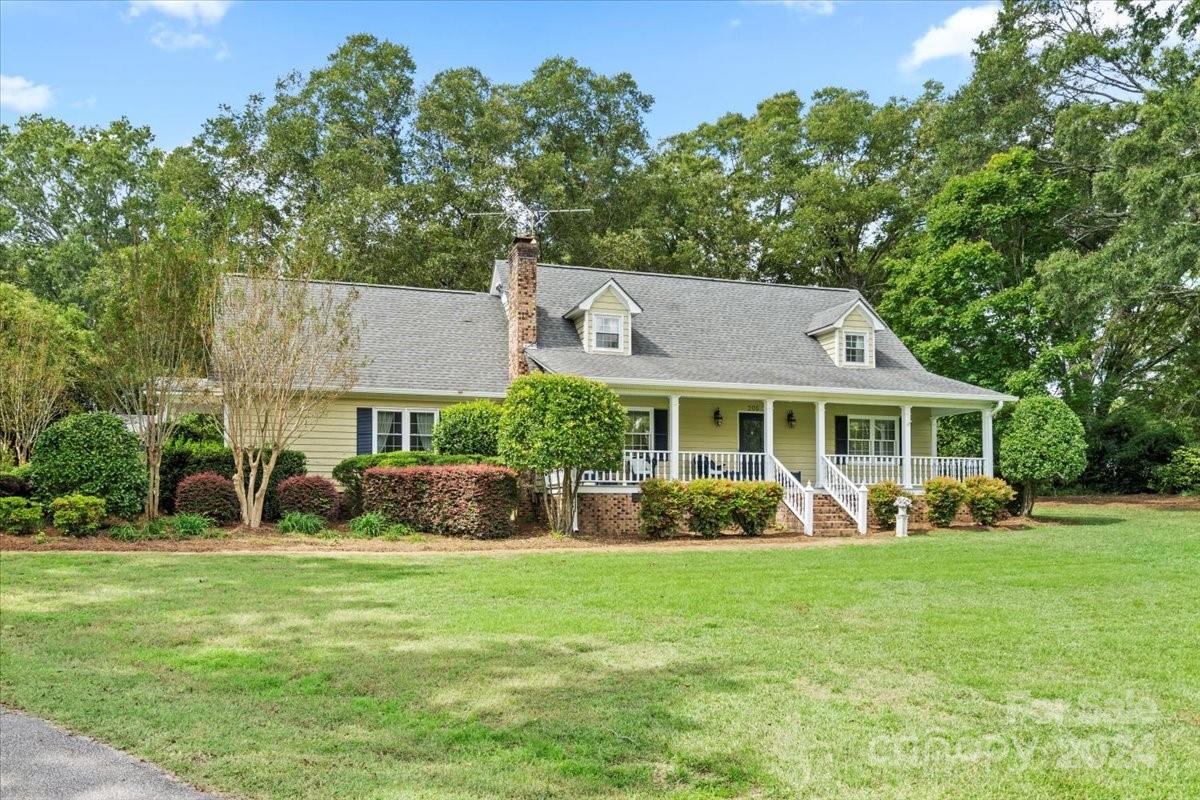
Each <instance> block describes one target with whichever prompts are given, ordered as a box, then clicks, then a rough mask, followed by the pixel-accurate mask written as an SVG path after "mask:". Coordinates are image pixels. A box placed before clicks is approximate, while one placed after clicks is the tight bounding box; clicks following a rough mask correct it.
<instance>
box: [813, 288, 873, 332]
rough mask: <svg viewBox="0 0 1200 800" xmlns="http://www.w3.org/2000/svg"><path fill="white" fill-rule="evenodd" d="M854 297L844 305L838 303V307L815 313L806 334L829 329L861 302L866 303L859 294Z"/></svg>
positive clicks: (856, 293) (855, 293)
mask: <svg viewBox="0 0 1200 800" xmlns="http://www.w3.org/2000/svg"><path fill="white" fill-rule="evenodd" d="M853 295H854V296H853V297H851V298H850V299H849V300H847V301H846V302H844V303H838V304H837V305H836V306H830V307H829V308H824V309H821V310H820V311H817V312H815V313H813V315H812V317H811V318H810V319H809V320H808V326H807V327H806V328H805V329H804V330H805V332H806V333H813V332H815V331H819V330H821V329H822V328H828V327H829V326H830V325H832V324H833V323H835V322H837V321H838V320H839V319H841V318H842V317H843V316H845V315H846V312H847V311H849V310H850V309H852V308H854V306H855V305H856V304H857V303H858V302H859V301H862V302H864V303H865V302H866V301H865V300H863V299H862V296H861V295H860V294H859V293H858V292H854V293H853Z"/></svg>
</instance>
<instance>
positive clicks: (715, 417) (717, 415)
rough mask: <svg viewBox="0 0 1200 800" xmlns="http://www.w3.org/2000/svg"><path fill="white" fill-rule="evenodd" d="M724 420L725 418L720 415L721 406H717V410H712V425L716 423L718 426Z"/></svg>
mask: <svg viewBox="0 0 1200 800" xmlns="http://www.w3.org/2000/svg"><path fill="white" fill-rule="evenodd" d="M724 421H725V418H724V417H722V416H721V407H720V406H717V410H716V411H714V412H713V425H716V426H717V427H718V428H719V427H721V423H722V422H724Z"/></svg>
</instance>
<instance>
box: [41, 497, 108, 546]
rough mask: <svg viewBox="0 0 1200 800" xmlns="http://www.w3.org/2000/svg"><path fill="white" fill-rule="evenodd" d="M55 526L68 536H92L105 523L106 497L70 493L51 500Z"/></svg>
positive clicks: (51, 511)
mask: <svg viewBox="0 0 1200 800" xmlns="http://www.w3.org/2000/svg"><path fill="white" fill-rule="evenodd" d="M50 514H51V515H52V518H53V520H54V527H56V528H58V529H59V530H60V531H62V532H63V533H65V534H67V535H68V536H90V535H91V534H93V533H95V532H96V531H98V530H100V526H101V525H103V524H104V514H105V507H104V498H101V497H93V496H91V495H86V494H68V495H63V496H62V497H56V498H54V500H52V501H51V502H50Z"/></svg>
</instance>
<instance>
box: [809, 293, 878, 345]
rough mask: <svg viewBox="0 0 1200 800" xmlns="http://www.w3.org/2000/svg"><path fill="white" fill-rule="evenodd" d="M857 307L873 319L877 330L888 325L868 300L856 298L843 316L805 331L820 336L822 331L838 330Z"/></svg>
mask: <svg viewBox="0 0 1200 800" xmlns="http://www.w3.org/2000/svg"><path fill="white" fill-rule="evenodd" d="M855 309H858V310H860V311H862V312H863V313H864V314H866V315H867V317H868V318H869V319H870V320H871V327H873V328H874V329H875V330H877V331H881V330H883V329H884V328H886V327H887V326H886V325H884V324H883V319H882V318H881V317H880V316H879V315H878V314H877V313H875V309H873V308H871V306H870V305H869V304H868V303H867V301H866V300H863V299H862V298H859V299H858V300H855V301H854V302H853V303H852V304H851V305H850V307H849V308H847V309H846V310H845V311H843V312H842V314H841V316H839V317H838V318H837V319H836V320H834V321H833V322H830V323H829V324H827V325H822V326H820V327H817V328H810V329H809V330H807V331H805V333H807V334H808V335H809V336H819V335H821V334H822V333H828V332H829V331H832V330H837V329H838V328H840V327H842V325H843V324H844V323H845V322H846V317H848V316H850V313H851V312H852V311H854V310H855Z"/></svg>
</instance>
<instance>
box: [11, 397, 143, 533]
mask: <svg viewBox="0 0 1200 800" xmlns="http://www.w3.org/2000/svg"><path fill="white" fill-rule="evenodd" d="M29 479H30V483H31V484H32V485H33V490H34V494H35V496H36V497H37V498H38V499H40V500H52V499H54V498H56V497H60V496H62V495H69V494H80V495H89V496H92V497H99V498H101V499H102V500H103V501H104V506H105V508H106V510H107V512H108V513H109V514H112V515H114V516H117V517H121V518H123V519H132V518H134V517H136V516H137V515H138V512H139V511H141V509H142V508H143V506H144V505H145V502H146V488H147V485H148V479H147V477H146V465H145V463H144V461H143V459H142V443H141V440H140V439H139V438H138V437H137V436H136V435H135V434H133V433H131V432H130V431H129V429H127V428H126V427H125V423H124V422H122V421H121V419H120V418H119V417H117V416H116V415H114V414H109V413H106V412H100V411H96V412H91V413H88V414H72V415H71V416H69V417H64V418H63V419H61V420H59V421H58V422H56V423H54V424H53V425H51V426H50V427H48V428H46V430H44V431H42V434H41V435H40V436H38V438H37V442H36V443H35V444H34V447H33V456H32V458H31V459H30V471H29Z"/></svg>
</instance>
